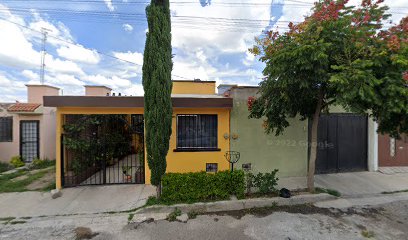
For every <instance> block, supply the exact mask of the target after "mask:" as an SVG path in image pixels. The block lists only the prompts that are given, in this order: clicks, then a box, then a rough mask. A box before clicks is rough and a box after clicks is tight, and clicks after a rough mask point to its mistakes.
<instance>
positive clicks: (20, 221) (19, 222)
mask: <svg viewBox="0 0 408 240" xmlns="http://www.w3.org/2000/svg"><path fill="white" fill-rule="evenodd" d="M26 222H27V221H23V220H17V221H11V222H9V224H11V225H16V224H23V223H26Z"/></svg>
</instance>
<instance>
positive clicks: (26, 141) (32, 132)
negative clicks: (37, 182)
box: [20, 120, 40, 162]
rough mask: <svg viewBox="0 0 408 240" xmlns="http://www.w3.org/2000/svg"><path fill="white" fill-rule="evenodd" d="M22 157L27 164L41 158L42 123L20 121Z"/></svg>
mask: <svg viewBox="0 0 408 240" xmlns="http://www.w3.org/2000/svg"><path fill="white" fill-rule="evenodd" d="M20 156H21V157H22V158H23V161H25V162H32V161H33V160H34V159H36V158H39V157H40V121H38V120H22V121H20Z"/></svg>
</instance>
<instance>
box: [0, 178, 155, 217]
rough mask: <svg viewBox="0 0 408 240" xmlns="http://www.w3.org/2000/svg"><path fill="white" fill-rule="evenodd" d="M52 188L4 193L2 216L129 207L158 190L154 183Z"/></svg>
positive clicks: (138, 203)
mask: <svg viewBox="0 0 408 240" xmlns="http://www.w3.org/2000/svg"><path fill="white" fill-rule="evenodd" d="M62 193H63V194H62V197H60V198H57V199H52V198H51V194H50V193H49V192H46V193H44V192H21V193H2V194H0V217H24V216H30V217H32V216H45V215H46V216H50V215H70V214H81V213H101V212H118V211H125V210H129V209H133V208H137V207H141V206H143V205H144V204H145V202H146V200H147V198H148V197H149V196H151V195H154V194H155V193H156V190H155V188H154V187H152V186H151V185H143V184H140V185H137V184H133V185H110V186H82V187H76V188H67V189H63V190H62Z"/></svg>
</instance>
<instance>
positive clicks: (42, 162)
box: [30, 159, 55, 169]
mask: <svg viewBox="0 0 408 240" xmlns="http://www.w3.org/2000/svg"><path fill="white" fill-rule="evenodd" d="M52 166H55V160H48V159H34V161H33V163H32V164H31V165H30V169H44V168H48V167H52Z"/></svg>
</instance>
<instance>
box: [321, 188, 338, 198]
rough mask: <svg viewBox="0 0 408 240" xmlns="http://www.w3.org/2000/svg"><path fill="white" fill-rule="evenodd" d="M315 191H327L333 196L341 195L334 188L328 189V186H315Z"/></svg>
mask: <svg viewBox="0 0 408 240" xmlns="http://www.w3.org/2000/svg"><path fill="white" fill-rule="evenodd" d="M315 192H316V193H327V194H330V195H332V196H335V197H340V196H341V193H340V192H339V191H337V190H334V189H329V188H319V187H317V188H315Z"/></svg>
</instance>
